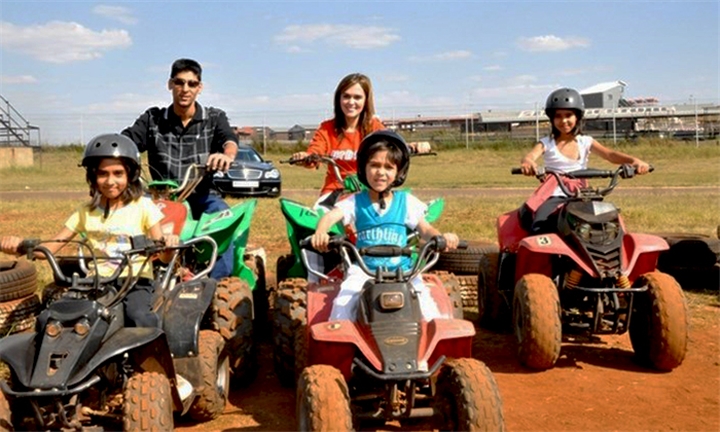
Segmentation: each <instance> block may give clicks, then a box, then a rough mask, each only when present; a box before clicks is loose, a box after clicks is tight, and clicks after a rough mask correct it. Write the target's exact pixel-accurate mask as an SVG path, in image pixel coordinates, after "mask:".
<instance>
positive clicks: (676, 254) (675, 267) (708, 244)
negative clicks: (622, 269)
mask: <svg viewBox="0 0 720 432" xmlns="http://www.w3.org/2000/svg"><path fill="white" fill-rule="evenodd" d="M719 231H720V230H719ZM718 234H720V232H719V233H718ZM658 235H659V236H660V237H662V238H664V239H665V241H667V242H668V245H669V246H670V249H669V250H667V251H665V252H663V253H662V254H660V258H659V259H658V270H660V271H662V272H663V273H667V274H669V275H671V276H672V277H674V278H675V280H677V281H678V283H679V284H680V286H682V287H683V288H684V289H709V290H717V289H718V287H719V286H720V264H719V259H720V239H717V238H713V237H710V236H708V235H703V234H680V233H673V234H658Z"/></svg>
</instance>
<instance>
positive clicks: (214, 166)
mask: <svg viewBox="0 0 720 432" xmlns="http://www.w3.org/2000/svg"><path fill="white" fill-rule="evenodd" d="M233 162H234V160H233V159H232V158H231V157H230V156H227V155H225V154H224V153H213V154H211V155H210V156H209V157H208V160H207V163H206V164H205V165H206V166H207V167H208V168H209V169H210V170H211V171H222V172H226V171H227V170H228V169H230V165H232V163H233Z"/></svg>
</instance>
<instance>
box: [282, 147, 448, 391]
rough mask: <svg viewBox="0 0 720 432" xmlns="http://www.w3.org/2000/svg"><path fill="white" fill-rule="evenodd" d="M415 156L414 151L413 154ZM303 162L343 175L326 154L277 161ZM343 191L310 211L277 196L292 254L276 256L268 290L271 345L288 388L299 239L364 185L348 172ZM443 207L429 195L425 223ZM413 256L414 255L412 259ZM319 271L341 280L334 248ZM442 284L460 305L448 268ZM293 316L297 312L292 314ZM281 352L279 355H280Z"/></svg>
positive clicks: (299, 297) (300, 303)
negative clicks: (272, 281) (273, 277)
mask: <svg viewBox="0 0 720 432" xmlns="http://www.w3.org/2000/svg"><path fill="white" fill-rule="evenodd" d="M418 155H420V154H413V155H412V156H413V157H414V156H418ZM422 155H434V153H422ZM308 162H315V163H324V164H328V165H329V166H331V167H332V169H333V170H334V171H335V175H336V176H337V178H339V179H343V176H342V174H341V173H340V168H339V167H338V165H337V163H336V162H335V160H333V159H332V158H330V157H326V156H319V155H310V156H308V157H307V158H305V159H300V160H285V161H280V163H289V164H293V165H295V164H297V165H303V164H305V163H308ZM343 185H344V189H343V190H342V191H338V192H337V193H335V194H332V195H331V196H330V197H329V199H327V200H325V201H324V202H322V203H320V205H319V206H318V207H317V208H316V209H313V208H311V207H308V206H306V205H304V204H301V203H299V202H296V201H293V200H290V199H287V198H280V209H281V210H282V213H283V216H284V217H285V222H286V226H287V233H288V240H289V242H290V248H291V253H289V254H286V255H282V256H280V257H279V258H278V260H277V266H276V275H277V276H276V277H277V284H276V285H275V287H274V290H273V291H272V293H271V294H270V297H271V299H272V300H271V301H270V303H271V307H272V313H273V341H274V344H275V346H279V347H282V349H281V350H275V352H274V365H275V372H276V374H277V375H278V377H279V378H280V381H281V383H282V384H283V385H284V386H288V387H289V386H292V385H293V384H294V382H295V378H294V373H293V370H294V366H293V362H294V358H295V356H294V354H293V352H294V351H293V349H294V348H293V346H292V345H293V342H292V340H294V337H295V335H294V332H295V329H296V328H297V327H298V325H299V323H300V318H299V317H300V316H301V315H303V314H304V313H305V312H304V311H305V308H306V297H307V284H308V272H307V269H306V268H305V266H304V265H303V261H302V248H301V247H300V242H301V240H303V239H305V238H307V237H309V236H311V235H312V234H313V233H314V232H315V229H316V227H317V224H318V222H319V221H320V218H321V217H322V216H323V215H324V214H325V213H326V212H328V211H330V210H331V209H332V208H333V205H334V204H335V203H336V202H337V201H338V200H340V199H342V198H344V197H346V196H348V195H350V194H353V193H355V192H359V191H361V190H363V189H364V188H365V186H363V185H362V183H360V181H359V180H358V179H357V176H356V175H354V174H353V175H349V176H347V177H345V178H344V179H343ZM444 207H445V200H444V199H443V198H436V199H433V200H432V201H430V202H429V203H428V210H427V215H426V220H427V221H428V222H430V223H432V222H434V221H436V220H437V219H438V218H439V217H440V215H441V214H442V211H443V209H444ZM329 234H330V235H342V236H344V235H345V228H344V227H343V226H342V224H341V223H338V224H336V225H335V226H333V227H332V228H331V229H330V233H329ZM408 235H409V237H408V245H410V246H412V247H415V249H417V245H418V237H417V233H416V232H409V233H408ZM416 255H417V254H415V258H417V256H416ZM322 257H323V264H324V269H321V270H323V273H324V274H327V275H329V276H331V277H334V278H340V279H342V271H343V270H342V268H343V267H342V266H341V265H340V264H341V260H340V255H339V254H338V253H337V252H329V253H325V254H322ZM435 273H436V274H437V276H438V277H439V278H440V279H441V280H442V282H443V284H444V286H445V287H446V288H447V291H448V294H449V295H450V296H451V299H452V301H453V303H454V304H457V305H462V295H461V292H460V284H459V282H458V280H457V278H456V277H455V276H454V275H453V274H451V273H448V272H435ZM296 315H297V316H296ZM281 352H284V354H281Z"/></svg>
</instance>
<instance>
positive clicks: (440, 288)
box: [422, 273, 453, 318]
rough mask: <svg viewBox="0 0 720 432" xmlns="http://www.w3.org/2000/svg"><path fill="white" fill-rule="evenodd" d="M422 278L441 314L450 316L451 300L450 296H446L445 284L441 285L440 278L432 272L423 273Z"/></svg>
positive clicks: (451, 309) (451, 314) (451, 313)
mask: <svg viewBox="0 0 720 432" xmlns="http://www.w3.org/2000/svg"><path fill="white" fill-rule="evenodd" d="M422 278H423V283H424V284H425V287H426V288H427V289H429V290H430V295H431V296H432V298H433V300H435V304H436V305H437V307H438V310H439V311H440V313H441V314H442V315H443V316H446V317H448V318H452V316H453V305H452V301H451V300H450V296H448V293H447V291H445V286H444V285H443V283H442V281H441V280H440V278H439V277H438V276H437V275H436V274H434V273H427V274H424V275H422Z"/></svg>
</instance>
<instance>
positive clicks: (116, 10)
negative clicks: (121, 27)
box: [93, 5, 138, 25]
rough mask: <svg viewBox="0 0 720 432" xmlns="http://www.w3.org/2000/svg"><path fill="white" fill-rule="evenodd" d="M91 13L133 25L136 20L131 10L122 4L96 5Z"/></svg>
mask: <svg viewBox="0 0 720 432" xmlns="http://www.w3.org/2000/svg"><path fill="white" fill-rule="evenodd" d="M93 13H95V14H97V15H100V16H103V17H105V18H109V19H113V20H116V21H120V22H121V23H123V24H128V25H133V24H137V22H138V20H137V18H136V17H135V15H133V13H132V11H131V10H130V9H128V8H126V7H123V6H110V5H97V6H95V7H94V8H93Z"/></svg>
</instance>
